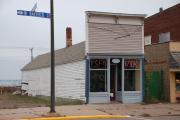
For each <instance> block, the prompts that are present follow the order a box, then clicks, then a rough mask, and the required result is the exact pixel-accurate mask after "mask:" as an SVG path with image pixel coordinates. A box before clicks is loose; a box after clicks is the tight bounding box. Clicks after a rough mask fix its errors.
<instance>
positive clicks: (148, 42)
mask: <svg viewBox="0 0 180 120" xmlns="http://www.w3.org/2000/svg"><path fill="white" fill-rule="evenodd" d="M144 45H151V35H148V36H145V37H144Z"/></svg>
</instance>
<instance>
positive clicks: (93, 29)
mask: <svg viewBox="0 0 180 120" xmlns="http://www.w3.org/2000/svg"><path fill="white" fill-rule="evenodd" d="M142 32H143V26H142V25H128V24H127V25H126V24H124V25H122V24H108V23H104V24H102V23H88V53H118V54H121V53H122V54H143V52H144V49H143V36H142V34H143V33H142ZM129 34H130V36H128V35H129ZM118 37H119V38H118Z"/></svg>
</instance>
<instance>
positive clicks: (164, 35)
mask: <svg viewBox="0 0 180 120" xmlns="http://www.w3.org/2000/svg"><path fill="white" fill-rule="evenodd" d="M168 41H170V32H166V33H161V34H159V43H163V42H168Z"/></svg>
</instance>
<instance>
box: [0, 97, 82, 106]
mask: <svg viewBox="0 0 180 120" xmlns="http://www.w3.org/2000/svg"><path fill="white" fill-rule="evenodd" d="M83 103H84V102H83V101H81V100H77V99H65V98H56V106H60V105H80V104H83ZM49 105H50V97H45V96H37V97H31V96H20V95H11V94H4V95H0V109H11V108H12V109H13V108H26V107H43V106H49Z"/></svg>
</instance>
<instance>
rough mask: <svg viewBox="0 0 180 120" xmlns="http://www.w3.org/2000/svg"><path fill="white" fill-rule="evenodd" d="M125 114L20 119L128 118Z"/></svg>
mask: <svg viewBox="0 0 180 120" xmlns="http://www.w3.org/2000/svg"><path fill="white" fill-rule="evenodd" d="M129 117H130V116H127V115H93V116H66V117H46V118H29V119H21V120H69V119H92V118H94V119H95V118H101V119H103V118H129Z"/></svg>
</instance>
